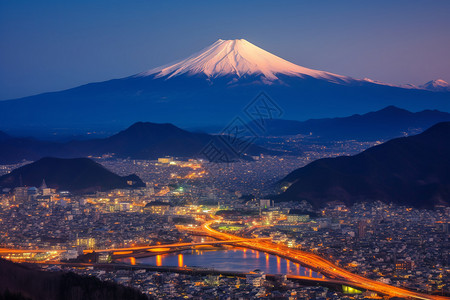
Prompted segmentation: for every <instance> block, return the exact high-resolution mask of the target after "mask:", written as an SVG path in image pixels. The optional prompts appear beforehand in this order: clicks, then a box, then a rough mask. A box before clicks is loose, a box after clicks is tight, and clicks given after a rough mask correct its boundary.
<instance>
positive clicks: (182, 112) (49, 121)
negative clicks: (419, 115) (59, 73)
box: [0, 40, 450, 132]
mask: <svg viewBox="0 0 450 300" xmlns="http://www.w3.org/2000/svg"><path fill="white" fill-rule="evenodd" d="M434 86H435V85H433V86H432V87H433V89H434ZM430 87H431V86H430ZM262 90H263V91H266V92H267V94H268V95H269V96H270V97H271V98H272V101H273V103H276V104H277V105H278V106H279V107H280V108H281V109H282V110H283V111H284V115H283V118H286V119H295V120H301V119H309V118H319V117H329V116H330V115H331V116H333V115H334V116H339V115H344V114H353V113H363V112H366V111H371V110H378V109H381V108H383V107H386V106H388V105H396V106H399V107H403V108H406V109H409V110H412V111H417V110H423V109H440V110H443V111H450V92H446V91H441V92H431V91H428V90H424V89H418V88H414V87H411V86H407V88H404V87H397V86H392V85H389V84H384V83H379V82H376V81H372V80H366V79H364V80H359V79H353V78H351V77H348V76H343V75H337V74H333V73H330V72H325V71H318V70H313V69H309V68H305V67H301V66H299V65H296V64H293V63H291V62H288V61H286V60H283V59H281V58H279V57H277V56H275V55H272V54H270V53H268V52H266V51H264V50H263V49H260V48H258V47H257V46H255V45H252V44H251V43H249V42H247V41H245V40H226V41H224V40H218V41H217V42H215V43H214V44H212V45H211V46H209V47H206V48H205V49H203V50H202V51H200V52H198V53H196V54H194V55H192V56H190V57H188V58H187V59H184V60H180V61H178V62H176V63H173V64H169V65H166V66H162V67H159V68H154V69H151V70H149V71H146V72H141V73H139V74H137V75H133V76H130V77H126V78H122V79H115V80H110V81H105V82H98V83H91V84H86V85H83V86H79V87H76V88H73V89H68V90H64V91H59V92H52V93H44V94H40V95H36V96H30V97H25V98H21V99H15V100H8V101H1V102H0V111H1V112H2V118H0V128H3V129H5V130H6V129H22V130H23V131H24V132H27V131H29V132H33V131H37V130H47V129H52V130H56V131H57V130H74V131H75V130H95V129H105V128H106V129H120V128H123V127H125V126H128V125H129V124H132V123H134V122H136V121H146V120H150V121H152V122H161V123H162V122H170V123H175V124H177V125H182V126H198V125H215V124H219V125H222V126H223V125H225V124H227V123H229V122H230V121H231V120H233V118H234V117H236V116H240V115H241V114H243V110H244V107H246V106H247V104H250V106H252V105H256V102H252V100H254V98H255V97H256V96H257V95H258V94H259V93H260V91H262ZM266 113H269V112H266ZM249 118H250V117H249ZM247 121H250V120H247Z"/></svg>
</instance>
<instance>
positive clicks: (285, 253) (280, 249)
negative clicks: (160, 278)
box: [202, 220, 449, 300]
mask: <svg viewBox="0 0 450 300" xmlns="http://www.w3.org/2000/svg"><path fill="white" fill-rule="evenodd" d="M214 222H217V220H213V221H208V222H206V223H204V224H203V226H202V229H203V230H204V231H205V232H206V233H208V235H210V236H211V237H214V238H216V239H220V240H227V239H229V240H236V239H238V238H239V237H238V236H236V235H232V234H228V233H223V232H219V231H217V230H215V229H213V228H211V225H212V224H213V223H214ZM239 245H240V246H244V247H247V248H250V249H255V250H259V251H263V252H268V253H271V254H275V255H279V256H282V257H284V258H287V259H289V260H291V261H293V262H298V263H300V264H303V265H306V266H308V267H310V268H313V269H315V270H317V271H319V272H320V273H322V274H324V275H326V276H328V277H331V278H334V279H336V280H338V281H340V282H345V283H347V284H349V285H351V286H354V287H358V288H361V289H365V290H370V291H374V292H379V293H382V294H386V295H389V296H396V297H403V298H404V297H410V298H415V299H426V300H428V299H447V300H448V299H449V298H447V297H442V296H434V295H428V294H421V293H418V292H414V291H410V290H407V289H403V288H399V287H395V286H390V285H388V284H385V283H381V282H378V281H375V280H372V279H368V278H365V277H362V276H360V275H357V274H353V273H351V272H349V271H347V270H345V269H343V268H340V267H338V266H336V265H334V264H333V263H332V262H330V261H328V260H326V259H324V258H322V257H320V256H318V255H315V254H312V253H309V252H304V251H300V250H296V249H291V248H288V247H287V246H284V245H279V244H275V243H272V242H268V241H261V240H250V241H244V242H242V243H239Z"/></svg>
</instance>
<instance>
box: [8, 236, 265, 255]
mask: <svg viewBox="0 0 450 300" xmlns="http://www.w3.org/2000/svg"><path fill="white" fill-rule="evenodd" d="M254 240H255V239H245V238H240V237H238V238H236V239H228V240H218V241H206V242H197V243H174V244H164V245H151V246H137V247H125V248H108V249H91V250H83V254H89V253H93V252H95V253H110V254H111V255H112V256H113V258H126V257H136V258H137V257H146V256H152V255H156V254H165V253H170V252H178V251H183V250H189V249H197V248H202V247H204V246H212V247H216V246H221V245H238V244H240V243H243V242H250V241H254ZM258 240H269V239H258ZM65 251H66V250H53V249H12V248H0V256H4V255H8V254H38V253H52V254H61V253H62V252H65Z"/></svg>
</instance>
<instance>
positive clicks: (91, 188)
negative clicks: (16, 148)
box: [0, 157, 145, 193]
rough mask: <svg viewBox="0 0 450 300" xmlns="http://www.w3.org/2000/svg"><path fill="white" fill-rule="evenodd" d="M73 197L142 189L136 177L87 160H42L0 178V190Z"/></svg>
mask: <svg viewBox="0 0 450 300" xmlns="http://www.w3.org/2000/svg"><path fill="white" fill-rule="evenodd" d="M43 180H45V183H46V184H47V186H48V187H50V188H55V189H58V190H67V191H70V192H74V193H85V192H96V191H107V190H111V189H116V188H136V187H145V184H144V183H143V182H142V180H141V179H140V178H139V177H138V176H137V175H134V174H133V175H129V176H119V175H117V174H114V173H113V172H111V171H109V170H107V169H106V168H104V167H103V166H102V165H100V164H98V163H96V162H94V161H93V160H91V159H89V158H73V159H62V158H54V157H46V158H42V159H40V160H38V161H36V162H34V163H31V164H28V165H25V166H22V167H20V168H17V169H15V170H13V171H12V172H11V173H9V174H6V175H3V176H1V177H0V187H3V188H5V187H6V188H14V187H18V186H30V187H32V186H35V187H39V186H41V184H42V182H43Z"/></svg>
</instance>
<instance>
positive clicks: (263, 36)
mask: <svg viewBox="0 0 450 300" xmlns="http://www.w3.org/2000/svg"><path fill="white" fill-rule="evenodd" d="M449 32H450V1H446V0H442V1H438V0H436V1H428V0H424V1H414V0H410V1H400V0H398V1H392V0H391V1H360V0H359V1H298V0H297V1H262V0H259V1H245V2H244V1H133V0H131V1H115V0H108V1H93V0H91V1H84V0H78V1H69V0H67V1H46V0H41V1H23V0H0V39H1V42H0V99H9V98H15V97H21V96H27V95H32V94H37V93H41V92H47V91H55V90H61V89H66V88H70V87H74V86H77V85H81V84H84V83H89V82H95V81H103V80H108V79H112V78H120V77H125V76H129V75H132V74H135V73H138V72H141V71H144V70H147V69H150V68H153V67H156V66H159V65H162V64H166V63H169V62H171V61H173V60H177V59H180V58H184V57H186V56H188V55H190V54H192V53H193V52H195V51H198V50H200V49H202V48H203V47H206V46H207V45H209V44H211V43H213V42H214V41H216V40H217V39H219V38H221V39H235V38H244V39H247V40H248V41H250V42H251V43H253V44H255V45H257V46H259V47H261V48H263V49H265V50H267V51H269V52H272V53H274V54H276V55H278V56H281V57H283V58H285V59H287V60H290V61H292V62H293V63H296V64H299V65H302V66H305V67H309V68H314V69H319V70H326V71H330V72H334V73H338V74H342V75H349V76H353V77H356V78H364V77H368V78H371V79H375V80H381V81H385V82H390V83H394V84H403V83H413V84H422V83H424V82H426V81H429V80H432V79H437V78H442V79H444V80H446V81H448V82H450V58H449V53H450V34H449Z"/></svg>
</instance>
